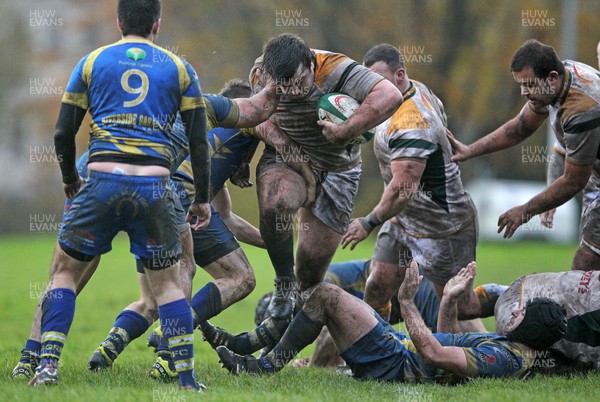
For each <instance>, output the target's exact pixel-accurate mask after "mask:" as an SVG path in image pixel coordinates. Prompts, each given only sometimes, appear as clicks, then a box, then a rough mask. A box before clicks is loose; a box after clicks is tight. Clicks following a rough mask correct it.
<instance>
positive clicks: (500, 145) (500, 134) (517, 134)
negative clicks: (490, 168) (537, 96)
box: [467, 105, 546, 159]
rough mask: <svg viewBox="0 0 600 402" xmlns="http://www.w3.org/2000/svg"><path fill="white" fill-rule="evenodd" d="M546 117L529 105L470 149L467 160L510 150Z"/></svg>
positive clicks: (533, 131)
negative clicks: (532, 109)
mask: <svg viewBox="0 0 600 402" xmlns="http://www.w3.org/2000/svg"><path fill="white" fill-rule="evenodd" d="M545 119H546V117H545V115H541V114H537V113H535V112H533V111H531V109H530V108H529V106H528V105H525V107H524V108H523V109H522V110H521V111H520V112H519V114H518V115H517V116H516V117H514V118H512V119H511V120H509V121H507V122H506V123H504V124H503V125H502V126H500V127H499V128H497V129H496V130H494V131H492V132H491V133H490V134H488V135H486V136H485V137H483V138H481V139H479V140H477V141H475V142H474V143H473V144H471V145H470V146H469V147H468V151H467V154H468V155H467V158H468V159H469V158H474V157H477V156H481V155H486V154H489V153H493V152H496V151H501V150H503V149H506V148H510V147H512V146H514V145H517V144H518V143H520V142H522V141H523V140H525V139H526V138H528V137H529V136H531V135H532V134H533V133H535V132H536V130H537V129H538V128H539V127H540V126H541V124H542V123H543V122H544V120H545Z"/></svg>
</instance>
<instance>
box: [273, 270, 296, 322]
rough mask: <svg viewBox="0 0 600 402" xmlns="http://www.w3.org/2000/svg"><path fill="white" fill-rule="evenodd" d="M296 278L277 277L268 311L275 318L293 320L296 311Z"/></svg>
mask: <svg viewBox="0 0 600 402" xmlns="http://www.w3.org/2000/svg"><path fill="white" fill-rule="evenodd" d="M296 287H297V285H296V279H295V278H293V277H289V276H282V277H281V278H275V292H274V293H273V297H272V298H271V301H270V303H269V308H268V312H269V315H270V316H271V317H273V319H275V320H291V319H292V313H293V312H294V301H295V294H296Z"/></svg>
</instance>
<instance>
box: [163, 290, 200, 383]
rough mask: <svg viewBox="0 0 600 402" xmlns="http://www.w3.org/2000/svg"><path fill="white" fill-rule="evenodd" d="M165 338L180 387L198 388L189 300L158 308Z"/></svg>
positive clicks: (181, 300)
mask: <svg viewBox="0 0 600 402" xmlns="http://www.w3.org/2000/svg"><path fill="white" fill-rule="evenodd" d="M158 315H159V317H160V325H161V327H162V334H163V337H165V338H167V340H168V342H169V349H171V354H172V356H173V363H175V370H176V371H177V374H179V386H182V387H183V386H187V385H191V386H192V387H196V379H195V378H194V322H193V321H194V320H193V318H192V310H191V309H190V305H189V304H188V302H187V300H185V299H180V300H176V301H173V302H170V303H167V304H163V305H161V306H158Z"/></svg>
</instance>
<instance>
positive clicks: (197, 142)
mask: <svg viewBox="0 0 600 402" xmlns="http://www.w3.org/2000/svg"><path fill="white" fill-rule="evenodd" d="M181 118H182V120H183V123H184V126H185V129H186V132H187V134H188V139H189V144H190V156H191V158H190V159H191V163H192V173H193V175H194V201H197V202H199V203H201V204H204V203H207V202H208V201H209V194H210V152H209V144H208V136H207V127H206V110H205V109H203V108H199V109H192V110H187V111H185V112H182V113H181Z"/></svg>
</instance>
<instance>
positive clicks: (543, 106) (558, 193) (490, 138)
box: [449, 40, 600, 270]
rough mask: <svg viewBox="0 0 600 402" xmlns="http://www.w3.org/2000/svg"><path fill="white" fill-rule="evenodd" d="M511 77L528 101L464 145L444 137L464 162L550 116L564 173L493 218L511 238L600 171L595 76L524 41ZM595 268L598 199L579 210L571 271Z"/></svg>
mask: <svg viewBox="0 0 600 402" xmlns="http://www.w3.org/2000/svg"><path fill="white" fill-rule="evenodd" d="M510 69H511V72H512V75H513V78H514V80H515V81H516V82H517V83H518V84H519V86H520V88H521V95H522V96H525V97H527V103H526V104H525V106H524V107H523V109H521V111H520V112H519V114H518V115H517V116H516V117H514V118H513V119H511V120H509V121H508V122H506V123H504V124H503V125H502V126H500V127H499V128H498V129H496V130H494V131H493V132H491V133H489V134H488V135H486V136H485V137H483V138H480V139H479V140H477V141H475V142H474V143H473V144H471V145H469V146H466V145H464V144H462V143H461V142H459V141H458V140H456V139H455V138H453V137H452V135H449V138H450V140H451V142H452V145H453V148H454V150H455V155H454V156H453V157H452V160H453V161H455V162H458V161H464V160H467V159H470V158H474V157H476V156H480V155H485V154H488V153H491V152H495V151H499V150H502V149H505V148H508V147H511V146H514V145H516V144H518V143H520V142H521V141H523V140H525V139H526V138H527V137H529V136H531V135H532V134H533V133H534V132H535V131H536V130H537V129H538V128H539V127H540V126H541V125H542V123H543V122H544V121H545V120H546V119H547V118H548V116H549V117H550V125H551V127H552V129H553V130H554V134H555V135H556V139H557V141H558V143H559V144H560V145H561V146H562V147H563V148H564V149H565V151H566V154H565V164H564V173H563V174H562V176H560V177H559V178H558V179H557V180H556V181H554V182H553V183H552V184H551V185H549V186H548V187H546V189H545V190H544V191H542V192H541V193H540V194H538V195H536V196H535V197H533V198H532V199H531V200H529V201H528V202H527V203H525V204H523V205H519V206H516V207H514V208H512V209H510V210H508V211H507V212H505V213H504V214H502V215H500V218H499V219H498V233H502V232H503V231H504V237H505V238H510V237H511V236H512V235H513V233H514V232H515V230H517V228H518V227H519V226H521V225H523V224H525V223H527V222H528V221H529V220H530V219H531V218H532V217H533V216H535V215H537V214H541V213H543V212H545V211H549V210H551V209H553V208H556V207H558V206H559V205H562V204H564V203H565V202H567V201H568V200H570V199H571V198H573V197H574V196H575V195H576V194H577V193H578V192H580V191H581V190H583V188H584V187H585V186H586V184H587V183H588V180H589V178H590V175H592V174H593V175H595V176H598V175H600V172H599V171H598V170H597V169H596V167H595V164H596V161H597V160H598V155H599V150H600V76H598V71H597V70H595V69H594V68H592V67H590V66H587V65H585V64H582V63H579V62H577V61H572V60H565V61H562V62H561V61H560V59H559V58H558V56H557V54H556V52H555V51H554V49H553V48H552V47H551V46H548V45H545V44H543V43H541V42H538V41H537V40H528V41H526V42H525V43H524V44H523V45H522V46H521V47H520V48H519V49H518V50H517V51H516V53H515V54H514V56H513V59H512V62H511V67H510ZM599 268H600V199H598V198H596V200H594V201H593V202H592V203H591V204H590V206H589V207H588V208H587V210H586V211H585V212H584V218H583V222H582V233H581V243H580V244H579V247H578V248H577V251H576V252H575V257H574V258H573V263H572V265H571V269H574V270H585V269H599Z"/></svg>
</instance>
